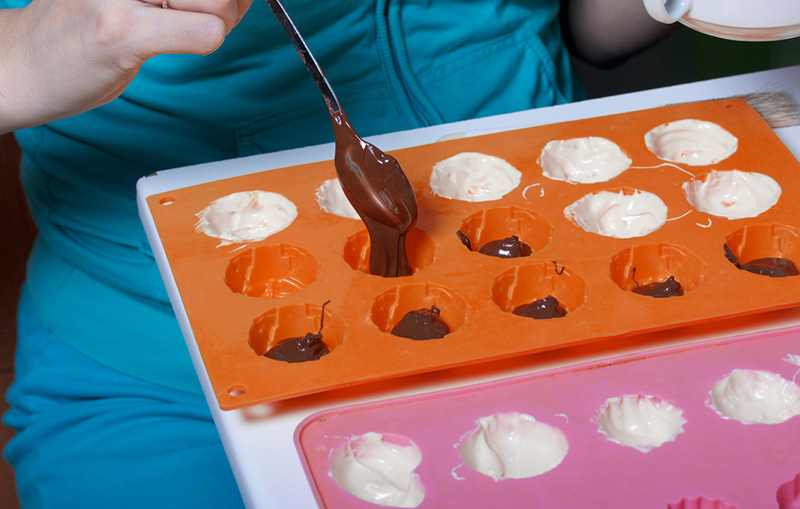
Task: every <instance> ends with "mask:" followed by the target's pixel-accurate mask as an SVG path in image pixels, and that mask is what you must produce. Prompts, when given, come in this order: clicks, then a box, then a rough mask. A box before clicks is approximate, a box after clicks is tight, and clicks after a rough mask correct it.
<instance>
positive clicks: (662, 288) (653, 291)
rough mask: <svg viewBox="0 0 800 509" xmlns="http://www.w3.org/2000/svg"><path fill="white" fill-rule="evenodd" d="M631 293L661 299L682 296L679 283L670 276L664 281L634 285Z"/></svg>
mask: <svg viewBox="0 0 800 509" xmlns="http://www.w3.org/2000/svg"><path fill="white" fill-rule="evenodd" d="M633 282H634V283H636V280H635V279H634V280H633ZM633 293H638V294H639V295H647V296H648V297H653V298H656V299H663V298H666V297H680V296H681V295H683V288H682V287H681V284H680V283H679V282H677V281H675V276H670V277H669V278H667V280H666V281H661V282H655V283H648V284H646V285H642V286H639V283H636V288H634V289H633Z"/></svg>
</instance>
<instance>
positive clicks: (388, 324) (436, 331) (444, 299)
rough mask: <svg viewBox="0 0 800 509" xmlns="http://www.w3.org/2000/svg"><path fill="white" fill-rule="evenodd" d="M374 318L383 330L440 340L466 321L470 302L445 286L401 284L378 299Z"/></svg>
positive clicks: (412, 336) (405, 335)
mask: <svg viewBox="0 0 800 509" xmlns="http://www.w3.org/2000/svg"><path fill="white" fill-rule="evenodd" d="M371 317H372V321H373V322H374V323H375V325H377V326H378V328H379V329H380V330H382V331H383V332H388V333H390V334H394V335H395V336H401V337H406V338H409V339H437V338H442V337H444V336H446V335H447V334H450V333H452V332H454V331H455V330H456V329H458V328H459V327H461V326H462V325H463V324H464V322H465V321H466V319H467V302H466V300H465V299H464V298H463V297H461V296H460V295H459V294H457V293H456V292H454V291H453V290H451V289H450V288H445V287H443V286H439V285H433V284H430V283H425V284H410V285H402V286H397V287H395V288H392V289H391V290H388V291H386V292H384V293H383V294H381V295H379V296H378V297H377V298H376V299H375V302H374V303H373V305H372V314H371Z"/></svg>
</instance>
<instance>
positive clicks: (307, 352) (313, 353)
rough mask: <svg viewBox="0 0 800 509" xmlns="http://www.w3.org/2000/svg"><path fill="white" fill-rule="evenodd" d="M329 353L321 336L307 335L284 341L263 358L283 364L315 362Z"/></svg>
mask: <svg viewBox="0 0 800 509" xmlns="http://www.w3.org/2000/svg"><path fill="white" fill-rule="evenodd" d="M329 353H330V349H328V345H326V344H325V342H324V341H322V334H312V333H310V332H309V333H307V334H306V335H305V336H303V337H302V338H288V339H284V340H282V341H281V342H279V343H278V344H276V345H275V346H273V347H272V348H270V349H269V350H268V351H267V353H265V354H264V357H268V358H270V359H275V360H277V361H284V362H307V361H315V360H317V359H319V358H321V357H324V356H325V355H328V354H329Z"/></svg>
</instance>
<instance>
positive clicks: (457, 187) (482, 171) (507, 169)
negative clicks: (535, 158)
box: [430, 152, 522, 202]
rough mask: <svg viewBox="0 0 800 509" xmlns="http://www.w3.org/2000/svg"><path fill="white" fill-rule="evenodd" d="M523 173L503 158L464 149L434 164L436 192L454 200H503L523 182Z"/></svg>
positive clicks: (432, 182) (432, 188)
mask: <svg viewBox="0 0 800 509" xmlns="http://www.w3.org/2000/svg"><path fill="white" fill-rule="evenodd" d="M521 177H522V174H521V173H520V172H519V170H517V169H516V168H514V167H513V166H511V165H510V164H508V163H507V162H506V161H504V160H503V159H500V158H499V157H495V156H490V155H486V154H480V153H478V152H462V153H460V154H456V155H454V156H452V157H449V158H447V159H444V160H442V161H439V162H438V163H436V164H435V165H434V166H433V172H432V173H431V178H430V186H431V190H432V191H433V194H435V195H438V196H441V197H443V198H449V199H451V200H463V201H470V202H482V201H492V200H499V199H500V198H502V197H503V196H505V195H506V194H508V193H509V192H511V191H512V190H514V189H515V188H516V187H517V186H518V185H519V182H520V179H521Z"/></svg>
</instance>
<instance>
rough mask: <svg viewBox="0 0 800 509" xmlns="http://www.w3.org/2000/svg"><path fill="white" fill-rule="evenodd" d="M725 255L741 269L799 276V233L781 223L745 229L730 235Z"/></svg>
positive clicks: (799, 231)
mask: <svg viewBox="0 0 800 509" xmlns="http://www.w3.org/2000/svg"><path fill="white" fill-rule="evenodd" d="M723 252H724V254H725V256H726V258H727V259H728V261H730V262H731V263H732V264H733V265H734V266H735V267H736V268H738V269H740V270H744V271H747V272H752V273H753V274H758V275H762V276H770V277H785V276H797V275H798V268H797V262H798V261H800V230H798V229H797V228H794V227H791V226H786V225H780V224H761V225H749V226H745V227H743V228H740V229H738V230H736V231H735V232H733V233H732V234H730V235H728V237H727V238H726V239H725V245H724V246H723Z"/></svg>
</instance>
